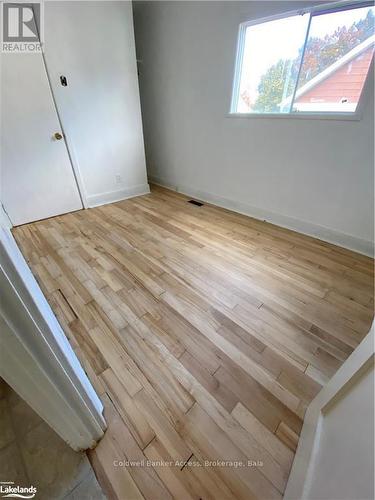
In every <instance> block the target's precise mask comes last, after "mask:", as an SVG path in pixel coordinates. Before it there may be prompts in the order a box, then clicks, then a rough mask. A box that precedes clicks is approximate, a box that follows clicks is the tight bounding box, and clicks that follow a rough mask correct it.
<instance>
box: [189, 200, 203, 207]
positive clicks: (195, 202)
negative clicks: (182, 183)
mask: <svg viewBox="0 0 375 500" xmlns="http://www.w3.org/2000/svg"><path fill="white" fill-rule="evenodd" d="M188 203H191V204H192V205H197V207H202V206H203V205H204V204H203V203H201V202H200V201H197V200H189V201H188Z"/></svg>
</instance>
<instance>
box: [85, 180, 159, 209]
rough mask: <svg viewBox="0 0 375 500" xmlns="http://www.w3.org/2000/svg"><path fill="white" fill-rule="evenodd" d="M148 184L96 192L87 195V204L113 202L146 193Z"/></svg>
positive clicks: (98, 204) (90, 205) (148, 188)
mask: <svg viewBox="0 0 375 500" xmlns="http://www.w3.org/2000/svg"><path fill="white" fill-rule="evenodd" d="M149 192H150V186H149V185H148V184H139V185H138V186H133V187H131V188H126V189H119V190H118V191H109V192H106V193H98V194H93V195H90V196H87V198H86V200H87V206H88V207H90V208H93V207H98V206H100V205H105V204H107V203H114V202H116V201H121V200H126V199H128V198H133V197H134V196H140V195H142V194H148V193H149Z"/></svg>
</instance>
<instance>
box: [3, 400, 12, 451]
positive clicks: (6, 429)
mask: <svg viewBox="0 0 375 500" xmlns="http://www.w3.org/2000/svg"><path fill="white" fill-rule="evenodd" d="M14 440H15V435H14V432H13V426H12V422H11V417H10V410H9V405H8V401H7V400H6V399H0V449H2V448H4V446H7V445H8V444H9V443H11V442H12V441H14Z"/></svg>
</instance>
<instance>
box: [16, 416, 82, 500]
mask: <svg viewBox="0 0 375 500" xmlns="http://www.w3.org/2000/svg"><path fill="white" fill-rule="evenodd" d="M20 446H21V451H22V455H23V459H24V462H25V464H26V469H27V474H28V476H29V478H30V480H31V481H32V482H33V483H34V484H35V486H36V487H37V488H38V493H39V496H38V499H43V498H45V499H46V500H47V499H48V500H52V499H60V498H63V497H64V496H66V494H67V492H70V491H72V490H73V489H74V488H75V487H76V486H77V485H78V484H79V483H80V482H81V481H82V480H83V479H84V478H85V477H86V476H87V474H88V473H89V471H90V469H91V466H90V464H89V461H88V459H87V457H86V455H85V454H84V453H76V452H75V451H73V450H72V449H71V448H70V447H69V446H68V445H67V444H66V443H65V442H64V441H63V440H62V439H61V438H60V437H59V436H58V435H57V434H56V433H55V432H54V431H53V430H52V429H51V428H50V427H49V426H48V425H47V424H45V423H44V422H43V423H41V424H40V425H38V426H37V427H35V428H34V429H32V430H31V431H29V432H28V433H27V434H26V435H25V436H24V438H23V440H22V441H21V443H20Z"/></svg>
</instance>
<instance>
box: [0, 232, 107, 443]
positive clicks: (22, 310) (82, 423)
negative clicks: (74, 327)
mask: <svg viewBox="0 0 375 500" xmlns="http://www.w3.org/2000/svg"><path fill="white" fill-rule="evenodd" d="M0 290H1V296H2V300H1V302H0V323H1V332H2V334H1V339H0V340H1V364H0V376H2V377H3V378H4V379H5V380H6V381H7V382H8V383H9V385H11V386H12V387H13V388H14V390H15V391H16V392H17V393H18V394H19V395H20V396H21V397H22V398H23V399H24V400H25V401H26V402H27V403H28V404H29V405H30V406H31V407H32V408H33V409H34V410H35V411H36V412H37V413H38V414H39V415H40V416H41V417H42V418H43V419H44V420H45V421H46V422H48V423H49V425H50V426H51V427H52V428H53V429H54V430H55V431H56V432H57V433H58V434H59V435H60V436H61V437H62V439H64V440H65V441H66V442H67V443H68V444H69V445H70V446H71V447H72V448H74V449H75V450H80V449H87V448H91V447H93V446H95V444H96V442H97V441H98V440H99V439H100V438H101V437H102V436H103V430H104V429H105V421H104V419H103V416H102V411H103V405H102V403H101V401H100V400H99V398H98V396H97V394H96V393H95V391H94V389H93V387H92V385H91V383H90V381H89V379H88V378H87V376H86V374H85V372H84V371H83V369H82V367H81V365H80V363H79V361H78V359H77V357H76V355H75V354H74V351H73V349H72V348H71V346H70V344H69V342H68V340H67V338H66V337H65V334H64V332H63V330H62V329H61V327H60V325H59V323H58V322H57V320H56V317H55V316H54V314H53V312H52V310H51V308H50V306H49V304H48V303H47V301H46V299H45V297H44V295H43V294H42V292H41V290H40V288H39V286H38V284H37V282H36V281H35V278H34V277H33V275H32V274H31V271H30V269H29V268H28V266H27V264H26V262H25V260H24V258H23V256H22V254H21V252H20V251H19V249H18V247H17V244H16V242H15V241H14V239H13V237H12V235H11V233H10V231H6V230H3V229H1V230H0Z"/></svg>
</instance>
